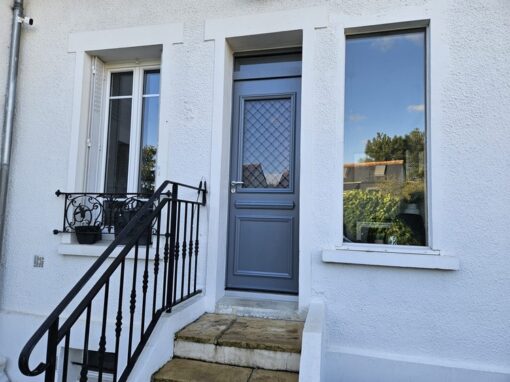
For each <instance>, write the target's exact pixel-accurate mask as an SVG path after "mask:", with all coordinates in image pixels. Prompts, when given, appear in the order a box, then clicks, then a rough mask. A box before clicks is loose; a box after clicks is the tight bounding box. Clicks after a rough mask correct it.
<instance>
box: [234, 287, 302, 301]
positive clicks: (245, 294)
mask: <svg viewBox="0 0 510 382" xmlns="http://www.w3.org/2000/svg"><path fill="white" fill-rule="evenodd" d="M225 297H237V298H242V299H248V300H271V301H292V302H298V301H299V297H298V296H296V295H291V294H284V293H267V292H254V291H245V290H231V289H228V290H225Z"/></svg>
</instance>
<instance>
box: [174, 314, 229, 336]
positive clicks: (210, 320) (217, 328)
mask: <svg viewBox="0 0 510 382" xmlns="http://www.w3.org/2000/svg"><path fill="white" fill-rule="evenodd" d="M234 320H235V316H231V315H226V314H210V313H207V314H204V315H202V316H201V317H200V318H199V319H198V320H196V321H195V322H193V323H191V324H190V325H188V326H186V327H185V328H184V329H182V330H181V331H180V332H179V333H177V336H176V337H177V339H179V340H185V341H192V342H199V343H203V344H215V343H216V341H217V340H218V338H219V336H220V335H221V334H222V333H223V332H224V331H225V329H227V328H228V327H229V326H230V324H231V323H232V321H234Z"/></svg>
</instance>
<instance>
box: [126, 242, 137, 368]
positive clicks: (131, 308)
mask: <svg viewBox="0 0 510 382" xmlns="http://www.w3.org/2000/svg"><path fill="white" fill-rule="evenodd" d="M139 241H140V239H137V240H136V244H135V259H134V263H133V284H132V286H131V297H130V305H129V341H128V362H129V359H130V358H131V349H132V345H133V319H134V316H135V308H136V269H137V266H138V246H139Z"/></svg>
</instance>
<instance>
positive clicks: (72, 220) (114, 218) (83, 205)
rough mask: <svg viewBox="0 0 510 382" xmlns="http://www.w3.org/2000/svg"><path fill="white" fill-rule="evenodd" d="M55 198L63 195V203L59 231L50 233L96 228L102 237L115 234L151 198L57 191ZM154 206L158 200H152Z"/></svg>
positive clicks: (126, 194)
mask: <svg viewBox="0 0 510 382" xmlns="http://www.w3.org/2000/svg"><path fill="white" fill-rule="evenodd" d="M55 195H57V196H63V197H64V200H65V203H64V216H63V221H62V228H61V229H55V230H53V233H54V234H55V235H56V234H59V233H71V232H77V231H78V230H79V228H81V227H97V228H98V230H99V232H101V233H105V234H110V233H115V232H117V233H118V232H120V231H119V226H120V224H121V223H122V221H123V220H125V217H128V218H129V217H132V216H133V215H134V214H135V213H136V212H138V210H139V209H140V208H141V207H142V206H143V205H144V204H146V203H147V200H148V199H149V198H150V197H151V196H152V194H144V193H135V192H133V193H129V192H128V193H106V192H105V193H91V192H62V191H60V190H57V191H56V192H55ZM162 196H163V197H164V196H165V195H162ZM157 203H159V199H156V200H155V201H154V204H153V206H152V208H155V207H156V206H157ZM122 228H123V227H122Z"/></svg>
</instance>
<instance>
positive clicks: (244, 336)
mask: <svg viewBox="0 0 510 382" xmlns="http://www.w3.org/2000/svg"><path fill="white" fill-rule="evenodd" d="M303 324H304V323H303V322H302V321H291V320H272V319H261V318H253V317H237V316H234V315H224V314H215V313H208V314H204V315H203V316H201V317H200V318H199V319H198V320H197V321H195V322H193V323H191V324H190V325H188V326H187V327H185V328H184V329H182V330H181V331H180V332H178V333H177V335H176V340H175V343H174V354H175V356H177V357H181V358H188V359H196V360H201V361H208V362H214V363H221V364H227V365H236V366H245V367H251V368H261V369H268V370H283V371H298V370H299V360H300V356H301V336H302V332H303Z"/></svg>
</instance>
